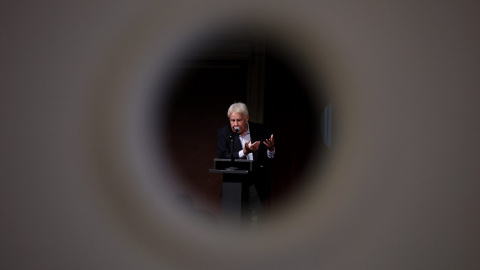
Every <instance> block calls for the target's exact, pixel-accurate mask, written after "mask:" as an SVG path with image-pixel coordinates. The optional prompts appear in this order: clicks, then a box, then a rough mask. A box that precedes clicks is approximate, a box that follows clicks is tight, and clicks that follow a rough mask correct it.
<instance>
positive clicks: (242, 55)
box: [159, 35, 327, 216]
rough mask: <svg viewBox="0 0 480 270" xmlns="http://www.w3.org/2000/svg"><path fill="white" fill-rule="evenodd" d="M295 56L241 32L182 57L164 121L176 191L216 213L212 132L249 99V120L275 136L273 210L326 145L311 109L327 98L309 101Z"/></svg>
mask: <svg viewBox="0 0 480 270" xmlns="http://www.w3.org/2000/svg"><path fill="white" fill-rule="evenodd" d="M300 62H301V61H299V59H295V56H294V55H292V54H288V53H286V50H285V49H284V48H282V47H281V46H279V45H277V44H274V42H270V41H269V40H267V39H265V38H258V37H255V38H251V37H245V36H243V35H240V37H239V36H235V37H233V38H232V37H231V36H229V37H228V38H225V37H221V38H214V39H212V41H210V42H209V43H207V45H206V46H205V47H204V48H202V50H201V51H200V52H197V53H196V54H194V55H192V56H189V57H185V59H182V61H180V65H179V66H180V68H178V70H177V74H178V76H177V77H175V79H174V80H173V83H172V84H171V85H172V96H171V98H170V101H169V102H168V108H167V114H166V118H167V121H166V123H167V124H166V125H167V126H166V127H163V128H164V130H166V131H167V134H168V136H167V138H168V141H167V143H166V145H167V146H168V147H169V149H168V151H169V156H171V157H172V160H173V164H174V166H175V168H173V169H175V170H176V171H177V172H178V174H179V175H180V176H181V177H180V178H181V179H182V180H181V181H183V183H181V184H182V185H181V186H182V188H183V191H181V192H180V193H179V194H178V195H179V196H180V195H182V196H187V197H190V198H191V199H192V201H193V203H194V205H195V207H197V208H201V209H202V210H203V211H208V212H210V213H211V214H213V215H215V216H219V214H220V210H221V197H220V194H221V183H222V175H221V174H214V173H209V171H208V170H209V169H211V168H213V159H214V158H216V157H217V147H216V141H217V134H216V132H217V130H218V129H219V128H220V127H221V126H223V125H227V124H228V117H227V109H228V107H229V106H230V104H232V103H234V102H237V101H241V102H244V103H246V104H247V106H248V107H249V112H250V121H251V122H263V123H264V124H265V126H266V127H267V129H268V130H270V131H271V133H273V134H274V137H275V142H276V157H275V162H274V165H273V166H272V167H271V168H270V179H268V181H271V199H270V201H269V203H268V205H269V206H270V207H269V209H270V210H271V211H275V210H277V209H278V207H279V206H280V205H281V204H282V203H284V202H286V201H288V199H289V196H290V195H291V194H294V193H295V191H296V190H297V189H298V188H301V187H302V185H303V184H304V182H305V179H303V178H302V173H303V172H304V170H305V166H306V165H307V164H308V161H309V160H310V159H311V158H312V157H319V156H321V155H322V154H323V152H324V151H325V150H326V147H325V148H323V147H322V146H323V144H322V143H320V142H321V135H320V122H321V121H320V119H319V118H320V116H318V115H317V114H318V113H317V112H316V111H315V109H318V108H323V107H324V106H325V105H326V104H327V103H326V102H322V101H320V102H318V103H313V102H312V97H311V96H310V92H311V91H314V89H312V87H313V86H312V85H311V84H310V83H309V78H308V70H306V69H305V68H304V67H302V65H301V63H300ZM262 116H263V117H262ZM159 117H162V116H161V115H160V116H159ZM262 118H263V119H262ZM318 146H320V147H318ZM313 149H315V153H314V152H313ZM316 181H318V179H317V180H316Z"/></svg>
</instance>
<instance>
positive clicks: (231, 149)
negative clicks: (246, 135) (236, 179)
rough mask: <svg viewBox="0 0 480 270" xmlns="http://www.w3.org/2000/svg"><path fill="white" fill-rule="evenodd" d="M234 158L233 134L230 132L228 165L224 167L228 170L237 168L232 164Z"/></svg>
mask: <svg viewBox="0 0 480 270" xmlns="http://www.w3.org/2000/svg"><path fill="white" fill-rule="evenodd" d="M234 162H235V159H234V158H233V134H230V167H228V168H226V170H228V171H234V170H238V168H237V167H235V166H234Z"/></svg>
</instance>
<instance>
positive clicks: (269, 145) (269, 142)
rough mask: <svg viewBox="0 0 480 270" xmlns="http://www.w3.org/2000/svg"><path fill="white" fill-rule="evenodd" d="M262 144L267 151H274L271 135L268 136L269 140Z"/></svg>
mask: <svg viewBox="0 0 480 270" xmlns="http://www.w3.org/2000/svg"><path fill="white" fill-rule="evenodd" d="M263 144H265V146H267V149H268V150H270V151H273V150H274V149H275V141H274V139H273V134H272V135H271V136H270V139H266V140H265V141H264V142H263Z"/></svg>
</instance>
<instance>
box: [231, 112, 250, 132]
mask: <svg viewBox="0 0 480 270" xmlns="http://www.w3.org/2000/svg"><path fill="white" fill-rule="evenodd" d="M247 122H248V115H247V116H245V115H244V114H242V113H232V114H230V127H231V128H232V131H233V130H234V129H235V127H239V128H240V131H239V132H238V133H239V134H240V135H244V134H245V132H247V129H248V126H247Z"/></svg>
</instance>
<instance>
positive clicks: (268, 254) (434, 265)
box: [0, 0, 480, 270]
mask: <svg viewBox="0 0 480 270" xmlns="http://www.w3.org/2000/svg"><path fill="white" fill-rule="evenodd" d="M479 8H480V2H478V1H468V0H461V1H435V2H433V1H426V0H420V1H370V0H367V1H352V0H345V1H329V0H326V1H307V0H299V1H261V2H260V1H250V0H246V1H237V2H233V1H216V0H211V1H148V0H137V1H127V0H124V1H111V0H99V1H76V2H73V1H56V0H53V1H10V0H6V1H2V3H1V4H0V27H1V30H0V59H1V61H0V268H1V269H356V270H357V269H402V270H403V269H480V256H478V250H480V229H479V228H480V214H479V213H480V211H479V205H480V181H479V179H480V168H479V164H480V144H479V143H478V140H479V138H480V127H479V121H478V116H479V115H480V106H479V104H480V91H479V89H480V76H479V70H480V50H479V48H480V33H479V30H478V29H479V28H478V26H479V25H480V17H479V16H478V10H479ZM230 23H232V24H236V25H238V24H243V23H245V24H253V25H262V27H266V29H269V28H270V29H273V30H274V31H276V33H279V34H280V36H282V35H283V36H284V37H286V38H287V39H289V40H294V41H295V42H293V43H290V44H289V46H291V48H292V49H294V50H295V51H296V52H298V57H299V59H302V61H303V64H305V65H306V66H308V67H309V70H310V71H312V72H313V73H314V74H315V73H318V76H313V77H314V78H317V77H318V78H320V77H321V78H322V82H325V84H326V88H325V89H326V91H327V94H328V95H329V96H331V98H332V100H333V104H334V107H333V108H334V113H333V119H334V120H333V122H334V139H333V142H334V143H333V148H332V153H331V155H330V156H329V158H328V160H323V159H322V160H320V159H319V160H316V161H315V160H314V161H312V164H310V165H309V166H308V168H309V169H308V171H306V172H305V177H308V178H309V179H311V180H312V181H309V183H310V184H309V185H308V186H307V187H305V188H304V189H302V190H299V191H298V192H297V194H296V195H294V197H293V198H292V199H291V201H290V203H288V204H285V205H284V206H283V208H284V209H283V210H282V211H278V212H279V213H277V214H276V216H275V217H273V218H272V220H271V222H270V223H269V224H267V225H265V226H263V227H260V228H258V229H254V230H249V231H235V230H233V229H230V228H228V226H227V227H221V228H220V229H212V228H211V227H209V226H208V225H207V224H204V223H202V222H201V221H199V220H198V219H196V218H194V217H192V216H191V215H187V214H185V212H186V211H187V210H185V209H184V208H185V207H184V206H178V205H177V204H176V203H175V195H176V194H178V192H177V191H178V190H180V189H181V187H179V186H178V184H177V183H178V181H177V180H178V178H179V177H180V176H179V174H178V173H176V172H175V170H173V169H172V160H171V157H170V156H168V152H165V151H163V150H162V149H167V147H166V145H164V144H165V141H166V140H165V134H164V132H162V131H160V132H159V133H158V132H154V129H155V128H154V126H155V125H154V124H152V123H154V122H155V121H159V122H162V121H165V119H163V118H161V119H152V117H153V115H157V114H156V113H157V112H158V107H155V106H160V108H163V107H162V106H165V107H167V105H168V104H167V102H168V100H169V98H168V97H169V96H170V95H171V94H172V93H169V92H168V87H163V88H162V87H160V90H159V88H158V86H159V84H160V85H168V84H169V79H170V78H171V76H172V74H173V67H172V63H174V61H175V59H176V57H180V56H179V55H181V54H182V52H185V51H188V50H191V49H192V48H195V47H196V46H197V45H198V44H200V43H197V41H199V40H201V39H202V37H203V36H204V34H205V33H208V32H209V31H210V30H211V29H217V28H218V27H220V26H226V25H228V24H230ZM311 95H312V102H313V103H314V102H315V100H316V98H317V96H316V93H315V91H313V92H312V93H311ZM158 100H160V103H158ZM153 101H155V102H153ZM162 102H163V104H162ZM154 104H155V105H154ZM192 135H194V134H192ZM193 137H194V136H193ZM199 143H201V142H199ZM290 143H292V144H295V145H296V146H297V147H309V146H310V145H311V144H310V142H309V141H308V140H305V141H304V140H300V141H292V142H290ZM158 149H160V150H158ZM195 154H198V155H201V153H195ZM320 163H321V164H320ZM317 179H321V181H316V180H317ZM193 207H195V205H194V206H193Z"/></svg>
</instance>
